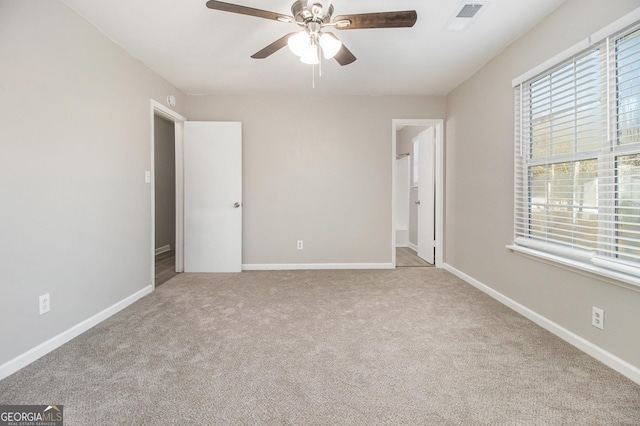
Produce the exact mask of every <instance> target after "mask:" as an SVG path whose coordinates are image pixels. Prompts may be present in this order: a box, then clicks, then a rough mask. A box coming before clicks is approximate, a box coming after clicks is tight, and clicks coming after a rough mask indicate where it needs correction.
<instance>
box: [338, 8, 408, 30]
mask: <svg viewBox="0 0 640 426" xmlns="http://www.w3.org/2000/svg"><path fill="white" fill-rule="evenodd" d="M417 19H418V14H417V13H416V11H415V10H405V11H399V12H378V13H361V14H357V15H341V16H336V17H335V19H334V20H333V22H339V21H349V22H350V24H349V25H345V26H342V25H339V24H338V25H336V26H335V28H336V29H338V30H358V29H361V28H407V27H413V25H414V24H415V23H416V20H417Z"/></svg>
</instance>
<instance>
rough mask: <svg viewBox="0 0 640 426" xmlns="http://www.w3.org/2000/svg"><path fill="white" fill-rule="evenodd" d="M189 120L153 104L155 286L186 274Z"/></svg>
mask: <svg viewBox="0 0 640 426" xmlns="http://www.w3.org/2000/svg"><path fill="white" fill-rule="evenodd" d="M185 121H186V119H185V118H184V117H182V116H181V115H180V114H178V113H176V112H175V111H173V110H171V109H169V108H167V107H165V106H164V105H162V104H160V103H158V102H156V101H154V100H152V101H151V182H150V183H151V223H152V228H151V247H152V250H151V255H152V259H153V261H152V262H151V265H152V268H151V278H152V283H153V285H154V286H155V287H157V286H159V285H161V284H163V283H164V282H166V281H168V280H169V279H171V278H173V277H174V276H175V275H176V274H177V273H180V272H183V271H184V188H183V179H184V175H183V156H184V152H183V139H182V138H183V133H184V122H185Z"/></svg>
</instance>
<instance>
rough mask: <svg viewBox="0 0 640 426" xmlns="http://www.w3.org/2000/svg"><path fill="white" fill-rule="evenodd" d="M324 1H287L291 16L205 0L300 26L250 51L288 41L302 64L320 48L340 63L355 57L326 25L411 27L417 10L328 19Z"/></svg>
mask: <svg viewBox="0 0 640 426" xmlns="http://www.w3.org/2000/svg"><path fill="white" fill-rule="evenodd" d="M324 2H325V3H326V5H323V4H322V3H320V2H317V3H313V4H311V5H309V4H308V0H296V1H295V2H294V3H293V5H291V15H293V16H290V15H283V14H280V13H275V12H269V11H266V10H261V9H254V8H252V7H247V6H240V5H237V4H231V3H224V2H221V1H218V0H209V1H208V2H207V7H208V8H209V9H215V10H221V11H224V12H232V13H239V14H241V15H249V16H255V17H258V18H265V19H271V20H274V21H279V22H284V23H294V24H297V25H298V26H299V27H300V28H302V30H300V31H298V32H293V33H289V34H287V35H285V36H284V37H281V38H279V39H278V40H276V41H274V42H273V43H271V44H270V45H268V46H267V47H265V48H264V49H262V50H260V51H258V52H256V53H254V54H253V55H252V56H251V57H252V58H254V59H264V58H267V57H268V56H270V55H272V54H273V53H275V52H277V51H278V50H280V49H282V48H283V47H284V46H286V45H288V46H289V48H290V49H291V51H292V52H293V53H295V54H296V55H297V56H299V57H300V60H301V61H302V62H304V63H306V64H317V63H318V62H319V61H320V52H322V54H323V56H324V57H325V59H330V58H335V60H336V61H337V62H338V63H339V64H340V65H349V64H350V63H352V62H353V61H355V60H356V57H355V56H354V54H353V53H351V51H350V50H349V49H347V48H346V47H345V46H344V45H343V44H342V42H341V41H340V40H339V39H338V37H336V36H335V35H334V34H333V33H330V32H325V31H323V29H325V28H327V27H329V28H330V27H333V28H335V29H336V30H358V29H364V28H408V27H412V26H413V25H414V24H415V23H416V20H417V19H418V14H417V13H416V11H415V10H406V11H397V12H377V13H361V14H355V15H340V16H336V17H335V18H334V19H333V20H331V15H332V14H333V5H332V4H331V1H330V0H329V1H327V0H325V1H324Z"/></svg>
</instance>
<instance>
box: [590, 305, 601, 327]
mask: <svg viewBox="0 0 640 426" xmlns="http://www.w3.org/2000/svg"><path fill="white" fill-rule="evenodd" d="M591 325H592V326H594V327H598V328H599V329H600V330H604V310H602V309H600V308H596V307H595V306H593V307H592V309H591Z"/></svg>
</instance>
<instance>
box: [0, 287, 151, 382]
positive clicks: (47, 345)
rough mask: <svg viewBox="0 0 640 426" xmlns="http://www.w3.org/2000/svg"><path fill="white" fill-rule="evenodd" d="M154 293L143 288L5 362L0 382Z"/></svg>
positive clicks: (0, 367)
mask: <svg viewBox="0 0 640 426" xmlns="http://www.w3.org/2000/svg"><path fill="white" fill-rule="evenodd" d="M152 291H153V286H151V285H149V286H147V287H145V288H143V289H142V290H139V291H137V292H135V293H134V294H132V295H131V296H129V297H127V298H125V299H123V300H121V301H120V302H118V303H116V304H114V305H112V306H110V307H108V308H106V309H105V310H103V311H101V312H98V313H97V314H95V315H94V316H92V317H90V318H87V319H86V320H84V321H82V322H80V323H78V324H76V325H74V326H73V327H71V328H70V329H68V330H66V331H63V332H62V333H60V334H58V335H57V336H54V337H52V338H51V339H49V340H47V341H45V342H43V343H41V344H39V345H38V346H36V347H34V348H32V349H30V350H28V351H27V352H25V353H23V354H22V355H18V356H17V357H15V358H13V359H11V360H9V361H7V362H5V363H4V364H2V365H0V380H2V379H4V378H5V377H7V376H9V375H11V374H13V373H15V372H16V371H18V370H20V369H21V368H23V367H26V366H27V365H29V364H31V363H32V362H33V361H35V360H37V359H38V358H40V357H42V356H44V355H46V354H48V353H49V352H51V351H53V350H54V349H56V348H58V347H60V346H62V345H63V344H65V343H67V342H68V341H69V340H71V339H73V338H74V337H77V336H79V335H80V334H82V333H84V332H85V331H87V330H89V329H90V328H91V327H93V326H95V325H97V324H99V323H101V322H102V321H104V320H106V319H107V318H109V317H110V316H112V315H113V314H116V313H118V312H119V311H121V310H123V309H124V308H126V307H127V306H129V305H131V304H132V303H134V302H135V301H137V300H138V299H140V298H142V297H144V296H146V295H147V294H149V293H151V292H152Z"/></svg>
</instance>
